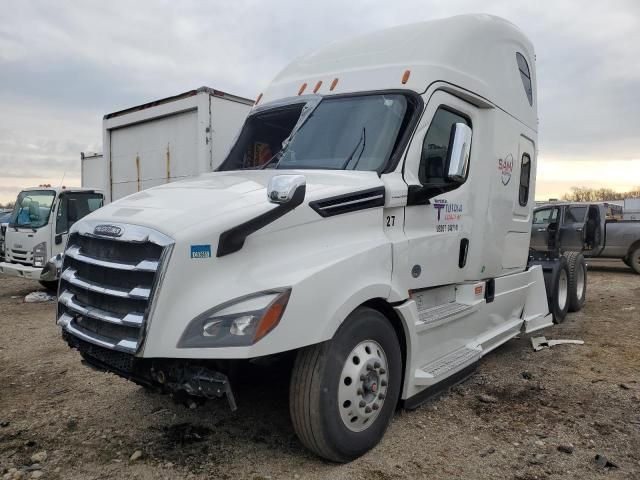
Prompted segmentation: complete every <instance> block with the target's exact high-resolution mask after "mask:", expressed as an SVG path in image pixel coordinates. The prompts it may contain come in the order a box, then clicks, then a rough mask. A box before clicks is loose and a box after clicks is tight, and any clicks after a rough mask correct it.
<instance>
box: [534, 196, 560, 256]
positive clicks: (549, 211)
mask: <svg viewBox="0 0 640 480" xmlns="http://www.w3.org/2000/svg"><path fill="white" fill-rule="evenodd" d="M558 212H559V209H558V208H557V207H547V208H541V209H539V210H536V211H535V213H534V214H533V225H532V226H531V243H530V245H529V246H530V247H531V248H533V249H534V250H537V251H539V252H545V251H547V250H549V247H550V243H549V242H550V241H551V240H553V238H550V236H553V237H555V234H556V231H557V228H558Z"/></svg>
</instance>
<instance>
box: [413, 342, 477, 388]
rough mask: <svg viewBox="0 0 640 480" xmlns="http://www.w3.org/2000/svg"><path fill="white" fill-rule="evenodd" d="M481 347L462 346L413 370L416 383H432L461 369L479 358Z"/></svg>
mask: <svg viewBox="0 0 640 480" xmlns="http://www.w3.org/2000/svg"><path fill="white" fill-rule="evenodd" d="M481 356H482V349H481V348H480V347H478V348H469V347H462V348H459V349H457V350H454V351H453V352H451V353H449V354H447V355H445V356H444V357H440V358H438V359H437V360H435V361H433V362H431V363H428V364H426V365H424V366H422V367H420V368H418V369H416V371H415V374H414V376H415V383H416V385H433V384H434V383H437V382H439V381H440V380H442V379H444V378H446V377H447V376H449V374H450V373H452V372H455V371H457V370H461V369H462V368H464V367H467V366H468V365H471V364H472V363H474V362H477V361H478V360H480V357H481Z"/></svg>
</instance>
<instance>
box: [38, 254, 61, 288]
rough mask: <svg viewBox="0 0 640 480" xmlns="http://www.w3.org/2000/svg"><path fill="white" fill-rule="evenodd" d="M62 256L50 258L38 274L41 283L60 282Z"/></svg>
mask: <svg viewBox="0 0 640 480" xmlns="http://www.w3.org/2000/svg"><path fill="white" fill-rule="evenodd" d="M62 260H63V259H62V254H61V253H59V254H57V255H56V256H55V257H51V258H50V259H49V261H48V262H47V263H46V264H45V266H44V268H43V269H42V272H41V273H40V280H41V281H43V282H57V281H58V280H60V272H61V270H62Z"/></svg>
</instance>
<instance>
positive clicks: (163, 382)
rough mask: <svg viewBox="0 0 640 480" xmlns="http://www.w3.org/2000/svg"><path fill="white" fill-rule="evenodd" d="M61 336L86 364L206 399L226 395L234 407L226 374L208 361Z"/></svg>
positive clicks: (167, 390)
mask: <svg viewBox="0 0 640 480" xmlns="http://www.w3.org/2000/svg"><path fill="white" fill-rule="evenodd" d="M62 336H63V338H64V339H65V340H66V342H67V343H68V344H69V346H70V347H71V348H75V349H76V350H78V351H79V352H80V354H81V355H82V358H83V359H84V361H85V362H86V363H87V364H88V365H90V366H92V367H94V368H96V369H98V370H102V371H107V372H111V373H115V374H116V375H119V376H121V377H124V378H126V379H127V380H130V381H132V382H134V383H137V384H138V385H142V386H145V387H148V388H153V389H156V390H158V391H160V392H165V393H173V394H176V393H177V394H187V395H191V396H195V397H203V398H207V399H212V398H221V397H223V396H226V397H227V401H228V402H229V407H230V408H231V410H236V409H237V406H236V401H235V396H234V395H233V391H232V390H231V384H230V382H229V378H228V377H227V375H225V374H224V373H222V372H221V371H219V369H218V368H216V367H217V365H215V364H214V363H212V362H207V361H200V362H196V361H191V360H179V359H169V358H155V359H147V358H139V357H135V356H133V355H132V354H129V353H125V352H120V351H116V350H112V349H108V348H103V347H100V346H98V345H95V344H94V343H89V342H87V341H84V340H81V339H80V338H78V337H76V336H75V335H72V334H70V333H68V332H66V331H65V330H64V329H63V331H62Z"/></svg>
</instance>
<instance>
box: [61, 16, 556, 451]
mask: <svg viewBox="0 0 640 480" xmlns="http://www.w3.org/2000/svg"><path fill="white" fill-rule="evenodd" d="M536 112H537V103H536V74H535V55H534V51H533V47H532V45H531V43H530V42H529V40H527V38H526V37H525V36H524V35H523V34H522V32H521V31H520V30H518V29H517V28H516V27H515V26H514V25H512V24H510V23H508V22H507V21H505V20H502V19H499V18H496V17H492V16H487V15H471V16H459V17H453V18H450V19H444V20H437V21H430V22H425V23H417V24H413V25H407V26H402V27H397V28H392V29H389V30H383V31H379V32H375V33H371V34H369V35H365V36H362V37H359V38H355V39H352V40H347V41H342V42H337V43H333V44H331V45H329V46H327V47H325V48H322V49H319V50H317V51H314V52H312V53H310V54H309V55H306V56H303V57H301V58H299V59H297V60H296V61H294V62H293V63H292V64H290V65H289V66H288V67H286V68H285V69H284V70H283V71H282V72H281V73H280V74H279V75H278V76H277V77H276V78H275V79H274V81H273V82H272V83H271V85H270V86H269V88H268V89H267V90H266V91H265V92H264V95H261V96H259V97H258V100H257V104H256V106H255V107H254V108H253V110H252V111H251V113H250V115H249V117H248V118H247V119H246V121H245V123H244V126H243V128H242V130H241V132H240V135H239V136H238V138H237V140H236V142H235V144H234V146H233V148H232V149H231V151H230V153H229V155H228V156H227V157H226V160H225V161H224V162H223V163H222V165H221V166H220V168H219V169H218V171H217V172H214V173H209V174H204V175H201V176H200V177H198V178H194V179H189V180H185V181H181V182H175V183H171V184H167V185H162V186H159V187H156V188H151V189H149V190H145V191H144V192H140V193H137V194H134V195H131V196H129V197H127V198H125V199H122V200H119V201H116V202H113V203H112V204H110V205H107V206H106V207H104V208H102V209H100V210H99V211H97V212H95V213H93V214H91V215H88V216H87V217H85V218H84V219H83V220H82V221H81V222H78V223H77V224H76V225H74V228H73V231H72V233H71V235H70V237H69V241H68V244H67V248H66V252H65V257H64V265H63V269H62V278H61V281H60V290H59V300H58V314H57V323H58V325H59V326H60V327H61V329H62V334H63V337H64V339H65V340H66V341H67V342H68V343H69V345H70V346H72V347H74V348H76V349H78V350H79V351H80V353H81V354H82V356H83V357H84V359H85V360H86V361H87V362H88V363H90V364H92V365H94V366H96V367H99V368H102V369H105V370H108V371H112V372H115V373H117V374H119V375H122V376H123V377H125V378H128V379H131V380H133V381H135V382H137V383H139V384H141V385H145V386H147V387H152V388H157V389H162V390H165V391H169V392H176V393H177V392H182V393H185V392H186V393H187V394H190V395H197V396H201V397H206V398H214V397H221V396H226V397H227V399H228V400H229V403H230V405H231V408H235V407H236V399H235V397H234V394H233V392H234V385H235V384H236V382H242V381H243V378H242V376H236V375H234V373H233V372H235V371H236V370H235V369H234V368H233V366H234V365H237V364H238V363H239V362H240V363H242V362H250V361H256V360H259V359H261V358H263V357H266V356H273V355H278V354H287V355H295V361H294V365H293V370H292V374H291V380H290V411H291V419H292V422H293V426H294V428H295V431H296V432H297V434H298V436H299V438H300V440H301V441H302V443H303V444H304V445H306V446H307V447H308V448H309V449H311V450H312V451H314V452H316V453H317V454H318V455H320V456H322V457H324V458H327V459H330V460H333V461H338V462H344V461H349V460H351V459H354V458H356V457H358V456H359V455H362V454H363V453H365V452H366V451H368V450H369V449H371V448H372V447H374V446H375V445H376V443H377V442H378V441H379V440H380V438H381V437H382V436H383V434H384V432H385V430H386V428H387V426H388V424H389V421H390V419H391V417H392V415H393V412H394V411H395V409H396V407H397V406H398V404H401V405H403V406H404V407H406V408H413V407H415V406H416V405H418V404H419V403H421V402H422V401H423V400H424V399H426V398H428V397H429V396H431V395H433V393H434V392H435V391H436V390H438V389H441V388H442V387H443V386H445V385H449V384H451V383H452V382H456V381H460V380H461V379H462V378H464V377H465V376H467V375H469V373H470V372H471V371H472V369H473V367H474V365H476V364H477V362H478V361H479V360H480V359H481V358H482V357H483V356H484V355H486V354H487V353H488V352H490V351H491V350H493V349H494V348H496V347H498V346H499V345H501V344H503V343H504V342H507V341H508V340H509V339H511V338H513V337H515V336H516V335H519V334H520V333H521V332H523V331H524V332H532V331H534V330H538V329H541V328H544V327H547V326H550V325H551V324H552V320H553V315H552V314H550V313H549V307H548V303H547V294H546V291H545V279H544V276H543V270H542V268H541V266H540V265H534V264H532V263H531V262H529V260H528V248H529V235H530V229H531V214H532V209H533V207H534V201H533V196H534V189H535V172H536V150H537V138H538V136H537V114H536ZM547 262H548V263H549V262H550V263H553V260H552V259H551V260H548V261H547ZM568 275H569V272H568V269H567V264H566V262H558V265H557V266H556V267H555V268H553V272H552V275H547V277H548V279H549V281H548V282H547V283H548V284H547V288H549V289H550V291H551V297H552V298H553V300H554V301H555V302H558V303H560V304H563V306H564V304H565V303H566V302H567V285H568V283H567V282H566V279H567V277H568ZM563 278H564V280H563ZM558 311H559V312H566V309H560V310H558ZM562 315H563V313H561V314H560V316H562ZM556 320H561V318H557V319H556ZM242 401H243V402H244V399H242ZM245 405H246V403H245ZM246 408H248V407H246Z"/></svg>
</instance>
